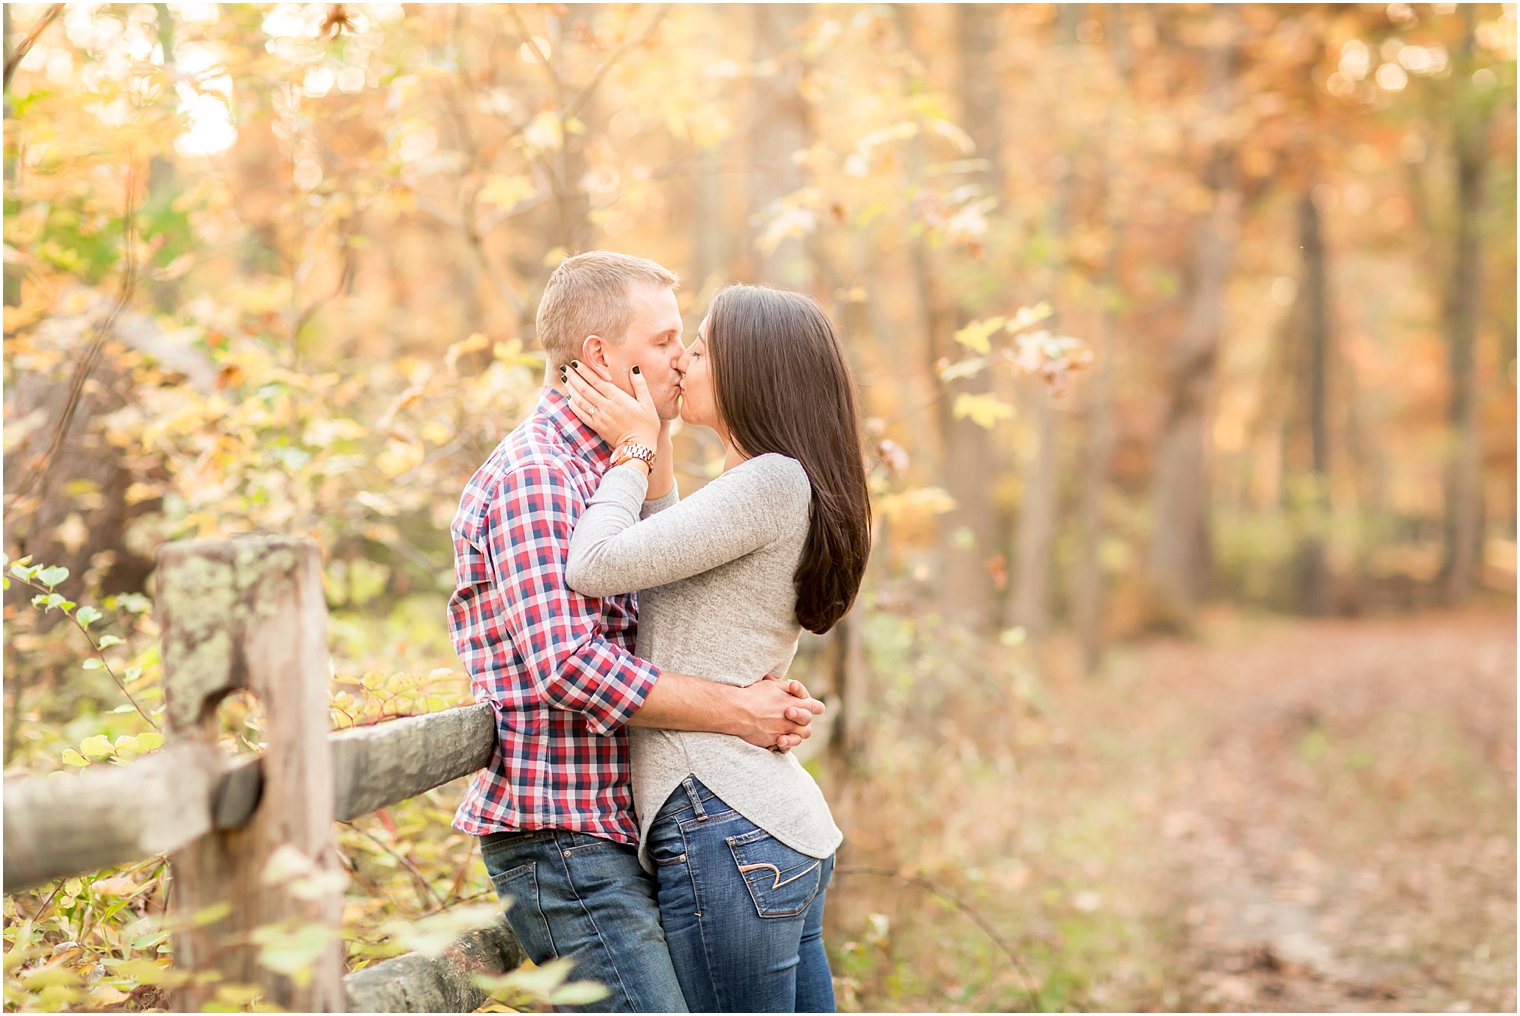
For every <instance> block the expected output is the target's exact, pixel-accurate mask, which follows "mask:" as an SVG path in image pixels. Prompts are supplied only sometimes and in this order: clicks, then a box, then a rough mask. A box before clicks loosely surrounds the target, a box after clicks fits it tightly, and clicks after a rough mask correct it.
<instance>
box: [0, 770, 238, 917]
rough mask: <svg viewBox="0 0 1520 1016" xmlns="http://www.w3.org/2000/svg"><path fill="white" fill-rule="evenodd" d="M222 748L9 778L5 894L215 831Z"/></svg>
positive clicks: (171, 847) (164, 849)
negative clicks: (214, 807) (213, 820)
mask: <svg viewBox="0 0 1520 1016" xmlns="http://www.w3.org/2000/svg"><path fill="white" fill-rule="evenodd" d="M221 757H222V755H221V752H220V751H218V750H217V749H216V748H214V747H211V746H208V745H204V744H199V743H196V742H193V741H192V742H183V743H179V744H169V745H165V746H164V748H163V749H162V750H160V751H157V752H154V753H153V754H152V755H149V756H147V757H146V758H142V759H139V760H137V761H136V762H132V763H129V764H127V765H123V766H106V765H101V766H94V767H92V768H91V769H90V770H89V771H88V772H82V773H78V774H68V773H59V774H55V775H52V776H23V777H12V778H9V779H7V780H6V781H5V819H4V823H5V891H6V892H8V893H15V892H21V891H22V890H24V889H29V888H31V887H32V886H35V885H39V884H41V883H43V882H46V881H48V880H49V879H55V878H64V877H66V876H69V875H78V874H81V873H83V872H86V871H93V870H95V869H96V868H104V867H106V866H108V865H113V864H125V863H127V862H129V861H135V860H139V859H141V858H144V857H152V856H153V855H154V854H162V853H166V852H168V851H170V850H175V849H178V848H179V847H183V846H184V845H186V844H187V843H189V842H191V841H192V840H194V839H196V838H197V837H199V836H202V835H204V834H206V833H207V832H209V831H210V830H211V812H212V806H211V802H212V799H213V797H214V794H215V786H216V780H217V776H218V773H219V772H220V765H221Z"/></svg>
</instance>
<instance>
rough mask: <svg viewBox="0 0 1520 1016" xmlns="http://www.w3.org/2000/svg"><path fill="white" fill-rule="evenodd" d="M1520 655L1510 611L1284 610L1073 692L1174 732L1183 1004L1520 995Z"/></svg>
mask: <svg viewBox="0 0 1520 1016" xmlns="http://www.w3.org/2000/svg"><path fill="white" fill-rule="evenodd" d="M1226 627H1227V628H1229V627H1230V626H1226ZM1515 665H1516V660H1515V624H1514V617H1513V615H1506V614H1488V615H1472V614H1464V615H1432V616H1426V617H1420V618H1414V619H1393V620H1362V621H1354V622H1349V621H1338V622H1325V623H1291V622H1274V623H1272V624H1271V625H1269V626H1266V627H1263V628H1261V629H1259V630H1256V631H1245V630H1242V629H1241V628H1240V627H1239V626H1238V625H1236V626H1234V627H1233V630H1227V631H1225V632H1216V639H1215V643H1214V644H1213V645H1209V646H1202V647H1200V646H1198V645H1182V644H1163V645H1154V646H1150V647H1146V648H1144V649H1141V650H1139V651H1137V652H1136V653H1134V654H1133V656H1132V657H1131V658H1129V659H1121V660H1119V661H1116V667H1115V669H1114V675H1115V680H1116V682H1117V683H1118V685H1119V686H1120V687H1121V688H1122V689H1123V691H1124V693H1123V694H1120V695H1109V696H1106V697H1104V698H1102V699H1099V700H1094V699H1093V698H1092V697H1091V696H1090V695H1086V694H1079V695H1078V696H1076V700H1075V701H1073V702H1072V703H1071V704H1072V706H1073V707H1074V708H1075V709H1077V710H1081V711H1085V709H1086V708H1092V709H1093V713H1094V715H1092V716H1091V717H1090V720H1091V721H1092V722H1096V723H1103V722H1110V723H1113V724H1115V725H1116V729H1124V730H1127V731H1128V734H1127V735H1126V736H1127V737H1128V738H1129V739H1130V742H1131V745H1132V747H1133V748H1134V749H1135V750H1136V751H1149V752H1150V753H1151V754H1152V755H1154V754H1155V753H1156V752H1157V751H1158V747H1157V746H1158V745H1163V744H1165V745H1170V746H1171V750H1170V751H1169V752H1167V754H1168V755H1169V756H1170V762H1169V764H1167V765H1165V766H1164V767H1162V770H1161V771H1160V772H1158V773H1156V774H1155V775H1157V776H1159V777H1160V778H1161V779H1160V783H1161V788H1160V789H1159V794H1158V799H1157V801H1156V802H1155V805H1156V806H1155V809H1154V812H1153V814H1154V815H1155V816H1156V818H1157V819H1158V820H1159V828H1158V829H1157V830H1156V831H1157V832H1158V833H1159V838H1158V839H1157V840H1155V841H1151V842H1152V844H1153V849H1154V850H1155V852H1156V854H1157V855H1158V856H1157V857H1156V858H1154V861H1155V863H1156V866H1157V874H1158V875H1161V876H1162V877H1161V878H1158V879H1157V880H1156V881H1157V884H1158V885H1166V886H1168V887H1169V888H1168V890H1167V892H1166V894H1165V895H1169V896H1170V897H1171V899H1170V900H1166V899H1165V897H1164V896H1163V899H1162V906H1163V907H1165V908H1166V909H1169V910H1170V911H1171V914H1170V915H1168V916H1170V917H1171V918H1173V919H1174V920H1175V922H1176V926H1177V927H1178V928H1179V929H1180V933H1179V934H1178V942H1179V945H1178V955H1177V957H1176V962H1175V964H1174V967H1173V969H1174V974H1176V975H1177V980H1175V981H1174V983H1173V985H1172V986H1171V988H1170V989H1169V993H1170V994H1171V995H1172V996H1173V997H1171V998H1168V999H1167V1001H1168V1002H1170V1003H1172V1005H1170V1006H1169V1007H1174V1008H1183V1009H1193V1008H1198V1009H1219V1010H1234V1011H1245V1010H1287V1011H1360V1010H1386V1011H1399V1010H1410V1009H1416V1010H1435V1011H1465V1010H1468V1009H1474V1010H1499V1011H1504V1010H1509V1011H1513V1010H1514V1009H1515V1003H1516V999H1515V948H1516V939H1515V916H1516V914H1515V888H1516V886H1515V862H1516V855H1515V828H1516V827H1515ZM1110 690H1111V691H1112V690H1116V689H1110ZM1114 754H1115V756H1116V757H1119V758H1122V757H1123V756H1124V755H1125V754H1127V753H1126V752H1125V751H1123V750H1122V749H1121V750H1120V751H1118V752H1115V753H1114ZM1118 775H1119V774H1115V776H1116V777H1117V776H1118ZM1167 876H1170V877H1167Z"/></svg>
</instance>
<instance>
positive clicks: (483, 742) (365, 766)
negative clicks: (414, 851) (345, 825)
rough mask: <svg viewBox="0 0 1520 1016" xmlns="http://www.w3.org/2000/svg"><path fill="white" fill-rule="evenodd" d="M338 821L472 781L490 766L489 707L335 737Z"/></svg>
mask: <svg viewBox="0 0 1520 1016" xmlns="http://www.w3.org/2000/svg"><path fill="white" fill-rule="evenodd" d="M330 743H331V745H332V753H333V772H334V777H335V779H336V781H337V797H338V805H337V812H338V818H339V819H345V820H346V819H351V818H357V817H359V816H360V815H368V814H369V813H370V812H372V811H374V810H375V809H376V808H383V807H385V806H386V805H388V804H395V803H396V802H397V801H404V800H406V799H407V798H408V797H416V796H417V795H418V794H421V793H423V792H424V791H428V790H431V789H433V788H434V787H438V786H442V785H443V784H445V783H448V782H449V781H450V780H455V779H458V778H459V777H461V776H468V775H469V774H470V773H473V772H475V771H476V770H477V769H480V768H482V767H484V766H485V765H486V764H488V763H489V762H490V761H491V755H492V754H493V753H494V752H495V751H496V724H495V719H494V716H493V713H492V711H491V707H490V706H489V705H486V704H481V705H474V706H465V707H463V708H460V709H449V710H446V711H444V712H439V713H429V714H427V715H426V716H411V717H408V718H406V719H404V720H391V721H390V722H388V723H381V724H377V725H375V726H373V727H356V728H354V729H352V730H344V731H339V732H338V733H336V734H333V735H332V737H331V739H330Z"/></svg>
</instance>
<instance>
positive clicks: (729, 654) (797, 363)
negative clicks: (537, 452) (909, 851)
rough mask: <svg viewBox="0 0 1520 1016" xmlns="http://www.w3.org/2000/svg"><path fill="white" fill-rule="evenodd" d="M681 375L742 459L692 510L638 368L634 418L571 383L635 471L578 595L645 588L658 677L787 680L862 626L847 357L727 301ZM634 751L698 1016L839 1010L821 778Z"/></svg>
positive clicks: (680, 959)
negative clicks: (856, 616) (812, 651)
mask: <svg viewBox="0 0 1520 1016" xmlns="http://www.w3.org/2000/svg"><path fill="white" fill-rule="evenodd" d="M678 367H679V370H680V371H681V372H682V381H681V394H682V403H681V418H682V419H683V420H684V421H686V422H687V423H689V424H694V425H698V426H705V427H710V428H712V429H713V430H714V431H716V432H717V434H718V437H719V438H720V439H721V440H722V442H723V446H724V450H725V457H724V464H723V473H722V474H721V475H720V476H719V477H717V478H716V479H714V480H713V481H711V482H710V483H708V484H707V485H706V486H705V487H703V488H702V489H701V490H700V491H698V492H697V493H696V494H694V495H692V496H690V497H688V498H686V499H685V500H682V501H679V502H677V500H676V496H675V493H674V489H673V485H674V473H673V471H672V469H671V466H670V463H669V461H668V459H669V455H668V451H667V452H666V453H665V454H660V455H657V454H656V451H655V449H656V448H658V447H660V445H661V444H662V442H661V440H660V438H661V436H662V433H661V424H660V420H659V417H658V415H657V413H656V411H655V406H654V403H653V401H652V400H651V399H650V398H649V396H648V390H647V388H646V387H645V386H644V382H643V379H642V378H640V377H639V376H638V374H637V368H634V370H635V373H634V374H633V376H632V377H631V378H630V380H631V382H632V385H631V386H632V388H633V390H634V391H635V392H636V393H637V395H638V398H637V399H635V398H633V397H630V396H629V395H627V394H625V393H624V392H623V391H621V390H620V389H619V388H618V386H616V385H614V384H613V383H612V382H611V379H609V378H604V377H599V376H598V375H597V374H596V373H595V372H594V371H592V370H591V369H590V368H589V367H587V366H586V365H584V364H580V363H572V364H570V365H568V369H567V370H566V373H565V378H564V380H565V381H566V385H567V388H568V390H569V392H570V404H571V407H572V409H574V411H575V413H576V415H577V416H578V417H579V418H580V419H581V420H582V421H583V422H585V423H586V424H587V425H588V426H590V427H592V428H593V429H595V430H596V431H597V432H598V433H599V434H600V435H601V436H602V437H603V438H604V439H605V440H606V441H607V442H608V443H609V444H611V445H612V446H613V447H614V448H615V449H616V452H615V454H614V455H613V458H612V463H613V465H612V466H611V467H610V468H609V469H608V471H607V473H606V475H605V476H604V477H603V478H602V483H601V486H600V487H599V488H598V490H597V492H596V494H595V496H593V497H592V498H591V500H590V501H589V502H588V503H587V506H586V510H585V513H584V514H583V515H582V516H581V518H580V522H579V523H578V525H577V526H576V530H575V536H574V539H573V541H572V543H571V547H570V559H569V562H568V566H567V569H566V578H567V580H568V582H569V584H570V586H571V587H572V588H573V589H575V590H576V591H578V592H580V593H583V594H586V595H590V596H611V595H615V594H620V593H626V592H630V591H634V590H638V591H639V625H638V655H639V656H640V657H642V658H643V659H645V660H648V661H649V662H650V663H652V664H654V665H655V666H658V667H661V668H667V669H672V670H677V671H680V672H682V673H688V674H709V675H716V676H715V677H714V678H713V679H714V680H719V681H724V682H726V683H730V684H735V685H744V684H748V683H749V682H750V681H752V680H754V676H753V675H756V674H767V673H769V674H771V675H775V676H781V675H783V674H784V673H785V671H786V668H787V667H788V666H789V665H790V663H791V660H792V657H793V655H794V654H795V652H796V649H797V638H798V635H799V633H800V632H801V630H802V629H803V628H806V629H808V630H809V631H813V632H819V633H822V632H825V631H828V630H829V629H830V628H831V627H833V625H834V624H835V623H836V622H837V621H838V620H839V619H840V618H841V617H842V616H843V615H844V613H845V612H846V611H847V610H849V608H850V605H851V604H852V603H853V602H854V599H855V595H856V593H857V591H858V590H859V588H860V582H861V576H862V575H863V573H864V571H865V566H866V558H867V555H868V554H869V552H870V542H871V536H870V522H871V519H870V502H869V498H868V495H867V489H866V479H865V466H864V461H863V455H862V449H861V442H860V431H859V425H858V421H857V417H856V409H855V394H854V384H853V382H852V380H851V378H850V373H849V369H848V367H847V366H846V363H845V359H844V352H843V349H842V348H841V346H840V342H839V338H838V336H837V335H836V334H835V332H834V328H833V326H832V324H831V323H830V322H829V319H828V317H827V316H826V315H825V314H824V313H823V311H822V310H821V309H820V308H819V307H818V305H817V304H816V303H815V302H813V301H812V300H811V299H809V298H808V297H806V296H803V295H801V294H798V293H791V292H785V291H782V290H775V289H768V288H764V287H759V286H730V287H728V288H726V289H724V290H722V291H721V292H720V293H719V294H718V295H717V297H716V298H715V299H714V300H713V303H712V307H711V308H710V309H709V311H708V314H707V317H706V318H705V319H704V320H703V321H702V324H701V326H700V327H699V328H698V333H697V338H696V340H695V341H694V342H693V343H692V344H691V346H690V347H689V348H687V350H686V352H685V354H684V355H683V356H682V357H681V360H680V362H679V365H678ZM666 447H667V448H668V443H667V444H666ZM660 459H663V460H665V461H659V460H660ZM631 749H632V763H633V767H632V771H633V789H634V806H635V810H636V811H637V813H638V818H639V826H640V859H641V861H642V862H643V864H644V866H645V868H646V869H647V870H649V871H651V872H652V873H654V874H655V876H656V877H657V879H658V882H659V902H660V913H661V919H662V922H663V924H664V928H665V937H666V942H667V943H668V945H669V946H670V952H671V958H672V959H673V960H674V962H675V967H676V973H677V976H678V977H679V978H680V981H681V987H682V990H683V992H684V993H685V995H686V1001H687V1004H688V1006H689V1007H690V1008H691V1010H692V1011H694V1012H788V1011H798V1012H831V1011H833V1009H834V993H833V987H832V982H831V978H830V974H829V967H828V959H827V957H826V956H825V954H824V949H823V941H822V931H823V903H824V895H825V891H826V890H827V888H828V885H829V881H830V878H831V876H832V873H833V868H834V852H835V850H836V849H837V848H838V846H839V843H840V841H841V840H842V838H843V836H842V834H841V833H840V831H839V829H838V827H837V826H836V825H835V824H834V820H833V818H832V816H831V815H830V813H829V808H828V804H827V803H826V802H825V801H824V798H823V795H822V793H821V792H820V791H819V789H818V787H817V785H816V784H815V783H814V782H813V779H812V777H811V776H809V775H808V773H807V771H806V770H805V769H803V768H802V766H801V764H799V763H798V762H797V760H796V759H795V758H793V757H792V756H791V755H790V754H782V753H776V752H772V751H767V750H766V749H764V748H757V747H755V746H753V745H750V744H747V743H745V742H744V741H742V740H740V739H739V738H736V737H729V736H726V735H722V734H712V733H706V732H700V731H676V730H653V729H645V728H639V729H634V730H633V731H632V735H631Z"/></svg>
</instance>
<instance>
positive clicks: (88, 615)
mask: <svg viewBox="0 0 1520 1016" xmlns="http://www.w3.org/2000/svg"><path fill="white" fill-rule="evenodd" d="M104 616H105V615H103V614H102V613H101V612H100V611H98V610H96V609H95V608H94V607H80V608H79V610H78V611H76V612H75V614H74V620H76V621H78V622H79V624H80V626H81V627H84V628H88V627H89V626H90V625H92V624H94V623H95V622H96V621H99V620H100V619H101V618H102V617H104Z"/></svg>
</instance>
